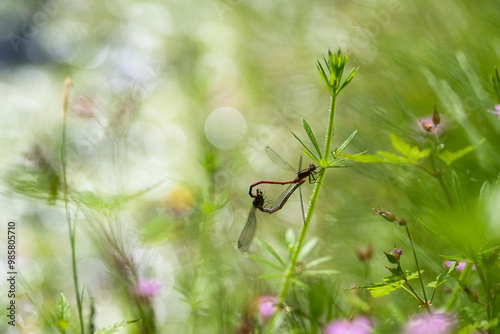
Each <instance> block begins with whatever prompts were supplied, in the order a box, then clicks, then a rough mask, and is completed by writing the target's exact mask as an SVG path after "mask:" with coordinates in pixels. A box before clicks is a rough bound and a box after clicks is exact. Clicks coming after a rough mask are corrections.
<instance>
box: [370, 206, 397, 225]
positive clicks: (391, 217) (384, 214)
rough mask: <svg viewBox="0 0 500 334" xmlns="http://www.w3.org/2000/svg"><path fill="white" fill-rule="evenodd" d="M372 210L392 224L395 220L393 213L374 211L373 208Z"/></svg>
mask: <svg viewBox="0 0 500 334" xmlns="http://www.w3.org/2000/svg"><path fill="white" fill-rule="evenodd" d="M372 210H373V211H375V212H376V213H378V214H379V215H381V216H382V217H384V219H385V220H387V221H388V222H393V221H394V220H396V215H395V214H393V213H390V212H384V211H380V210H376V209H375V208H373V209H372Z"/></svg>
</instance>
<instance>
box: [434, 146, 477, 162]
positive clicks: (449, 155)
mask: <svg viewBox="0 0 500 334" xmlns="http://www.w3.org/2000/svg"><path fill="white" fill-rule="evenodd" d="M473 150H474V146H472V145H469V146H466V147H464V148H462V149H460V150H458V151H456V152H450V151H442V152H439V153H438V155H437V156H438V158H439V159H441V160H443V162H444V163H445V164H446V165H447V166H449V165H451V164H452V163H453V162H455V161H456V160H458V159H460V158H461V157H463V156H464V155H466V154H468V153H469V152H472V151H473Z"/></svg>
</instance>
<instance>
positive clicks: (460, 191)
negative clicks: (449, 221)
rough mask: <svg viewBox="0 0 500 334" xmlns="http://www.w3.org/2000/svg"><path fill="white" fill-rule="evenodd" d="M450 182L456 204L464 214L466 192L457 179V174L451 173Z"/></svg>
mask: <svg viewBox="0 0 500 334" xmlns="http://www.w3.org/2000/svg"><path fill="white" fill-rule="evenodd" d="M451 181H452V182H451V184H452V186H453V191H454V194H455V198H456V199H457V201H458V204H459V205H460V207H461V208H462V210H463V212H465V203H464V193H465V192H466V190H465V189H464V188H463V186H462V183H461V182H460V179H459V178H458V174H457V173H456V172H455V171H452V172H451Z"/></svg>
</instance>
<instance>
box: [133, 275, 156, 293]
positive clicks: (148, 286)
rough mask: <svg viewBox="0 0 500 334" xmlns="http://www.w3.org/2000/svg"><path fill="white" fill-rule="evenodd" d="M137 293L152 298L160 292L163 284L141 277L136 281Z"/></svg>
mask: <svg viewBox="0 0 500 334" xmlns="http://www.w3.org/2000/svg"><path fill="white" fill-rule="evenodd" d="M135 289H136V291H137V294H138V295H139V296H141V297H145V298H151V297H154V296H156V295H157V294H158V292H159V291H160V290H161V284H160V283H158V282H156V281H152V280H149V279H146V278H139V280H138V281H137V283H135Z"/></svg>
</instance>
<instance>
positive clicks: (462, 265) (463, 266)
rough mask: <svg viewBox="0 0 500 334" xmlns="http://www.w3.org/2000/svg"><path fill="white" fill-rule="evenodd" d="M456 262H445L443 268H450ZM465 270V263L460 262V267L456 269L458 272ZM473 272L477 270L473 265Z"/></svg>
mask: <svg viewBox="0 0 500 334" xmlns="http://www.w3.org/2000/svg"><path fill="white" fill-rule="evenodd" d="M455 262H456V261H444V262H443V266H445V267H446V268H449V267H451V266H452V265H454V264H455ZM464 268H465V262H463V261H459V263H458V266H457V267H456V268H455V269H456V270H458V271H462V270H464ZM472 270H476V266H475V265H472Z"/></svg>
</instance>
